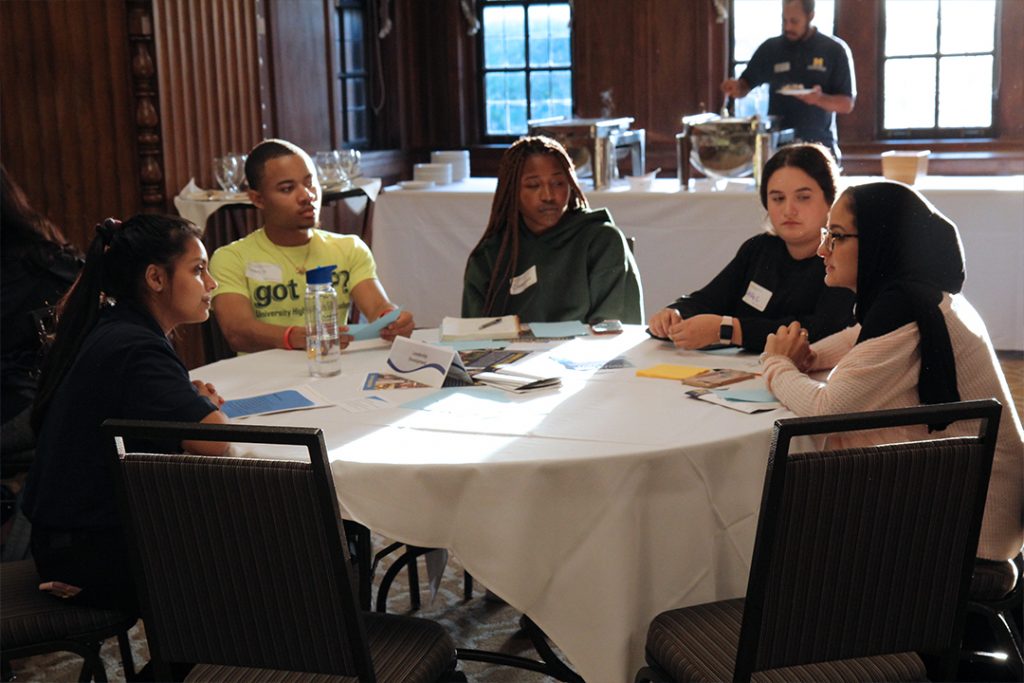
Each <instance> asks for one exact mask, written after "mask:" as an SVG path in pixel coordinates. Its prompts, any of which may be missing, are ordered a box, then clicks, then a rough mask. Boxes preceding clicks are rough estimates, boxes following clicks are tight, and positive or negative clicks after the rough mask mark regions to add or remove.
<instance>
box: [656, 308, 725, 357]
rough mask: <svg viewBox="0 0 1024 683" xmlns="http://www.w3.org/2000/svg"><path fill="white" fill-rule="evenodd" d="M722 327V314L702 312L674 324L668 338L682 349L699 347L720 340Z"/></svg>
mask: <svg viewBox="0 0 1024 683" xmlns="http://www.w3.org/2000/svg"><path fill="white" fill-rule="evenodd" d="M721 329H722V316H720V315H717V314H714V313H701V314H700V315H695V316H693V317H691V318H686V319H685V320H680V321H679V322H677V323H675V324H673V325H672V327H670V328H669V331H668V338H669V339H671V340H672V343H673V344H675V345H676V346H678V347H679V348H681V349H687V350H689V349H699V348H702V347H704V346H708V345H709V344H717V343H718V342H719V334H720V332H721Z"/></svg>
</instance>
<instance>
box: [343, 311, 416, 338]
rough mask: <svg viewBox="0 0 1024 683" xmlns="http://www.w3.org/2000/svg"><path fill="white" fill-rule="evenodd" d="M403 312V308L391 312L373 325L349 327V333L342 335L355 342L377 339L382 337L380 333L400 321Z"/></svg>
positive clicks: (360, 324)
mask: <svg viewBox="0 0 1024 683" xmlns="http://www.w3.org/2000/svg"><path fill="white" fill-rule="evenodd" d="M401 312H402V309H401V308H396V309H395V310H393V311H389V312H387V313H385V314H384V315H382V316H381V317H379V318H377V319H376V320H374V321H373V322H372V323H356V324H354V325H349V326H348V332H343V333H342V334H348V335H351V337H352V338H353V339H354V340H355V341H366V340H368V339H376V338H377V337H379V336H380V331H381V330H383V329H384V328H385V327H387V326H388V325H390V324H391V323H393V322H395V321H396V320H398V314H399V313H401Z"/></svg>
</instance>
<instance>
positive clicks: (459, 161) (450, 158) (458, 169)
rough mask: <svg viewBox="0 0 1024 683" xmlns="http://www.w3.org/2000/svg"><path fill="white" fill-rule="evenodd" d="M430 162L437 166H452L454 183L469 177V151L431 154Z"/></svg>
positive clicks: (458, 150)
mask: <svg viewBox="0 0 1024 683" xmlns="http://www.w3.org/2000/svg"><path fill="white" fill-rule="evenodd" d="M430 160H431V161H432V162H434V163H435V164H451V165H452V182H456V183H457V182H459V181H460V180H465V179H466V178H468V177H469V150H465V149H457V150H454V151H450V152H431V153H430Z"/></svg>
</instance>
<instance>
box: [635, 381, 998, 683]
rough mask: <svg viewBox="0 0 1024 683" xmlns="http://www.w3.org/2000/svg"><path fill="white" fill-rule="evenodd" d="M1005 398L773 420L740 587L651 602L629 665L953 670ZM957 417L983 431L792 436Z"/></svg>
mask: <svg viewBox="0 0 1024 683" xmlns="http://www.w3.org/2000/svg"><path fill="white" fill-rule="evenodd" d="M1000 410H1001V408H1000V405H999V403H998V402H997V401H994V400H985V401H971V402H965V403H952V404H944V405H939V406H923V407H918V408H908V409H901V410H888V411H880V412H873V413H857V414H849V415H835V416H827V417H813V418H792V419H783V420H778V421H777V422H776V423H775V431H774V435H773V438H772V446H771V451H770V453H769V459H768V469H767V473H766V475H765V485H764V493H763V496H762V500H761V512H760V518H759V519H758V525H757V537H756V540H755V542H754V554H753V560H752V562H751V568H750V578H749V582H748V585H747V594H746V598H745V599H744V598H739V599H735V600H726V601H722V602H714V603H708V604H704V605H697V606H694V607H687V608H682V609H675V610H671V611H668V612H663V613H661V614H659V615H658V616H657V617H656V618H655V619H654V621H653V622H652V623H651V626H650V629H649V631H648V635H647V646H646V653H647V661H648V664H649V666H648V667H646V668H644V669H641V670H640V672H639V673H638V674H637V677H636V680H637V681H638V682H639V681H684V680H685V681H691V680H715V681H722V680H733V681H749V680H752V679H753V680H759V681H774V680H779V681H854V680H867V681H881V680H927V679H928V678H929V677H930V678H931V679H932V680H935V679H941V680H953V678H954V676H955V675H956V670H957V664H958V660H959V654H960V639H961V635H962V632H963V626H964V617H965V613H966V606H967V597H968V591H969V587H970V583H971V570H972V568H973V565H974V556H975V552H976V551H977V545H978V535H979V531H980V528H981V519H982V512H983V510H984V505H985V496H986V493H987V489H988V481H989V475H990V473H991V468H992V454H993V451H994V448H995V441H996V434H997V432H998V429H999V416H1000ZM960 420H980V422H981V428H980V432H979V436H977V437H964V438H942V433H941V432H938V433H937V434H936V435H935V436H936V437H937V438H935V439H934V440H928V441H914V442H909V443H898V444H891V445H884V446H878V447H873V448H856V449H848V450H841V451H832V452H810V453H795V454H791V453H790V452H789V451H790V441H791V440H792V439H793V438H794V437H797V436H805V435H815V434H829V433H836V432H846V431H854V430H870V429H881V428H885V427H895V426H903V425H917V424H936V423H947V422H956V421H960Z"/></svg>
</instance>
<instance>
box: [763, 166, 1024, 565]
mask: <svg viewBox="0 0 1024 683" xmlns="http://www.w3.org/2000/svg"><path fill="white" fill-rule="evenodd" d="M818 255H819V256H821V257H822V258H823V259H824V260H825V284H827V285H829V286H831V287H846V288H848V289H852V290H854V292H855V294H856V300H857V303H856V311H855V312H856V318H857V322H858V325H856V326H854V327H851V328H849V329H847V330H844V331H843V332H839V333H837V334H835V335H832V336H831V337H827V338H825V339H823V340H821V341H820V342H818V343H816V344H813V345H809V344H808V343H807V338H806V334H805V333H804V332H803V330H801V329H800V326H799V323H794V324H792V325H789V326H788V327H780V328H779V330H778V331H777V332H776V333H775V334H773V335H770V336H769V337H768V340H767V342H766V344H765V353H764V354H763V355H762V364H763V367H764V372H765V379H766V381H767V383H768V387H769V388H770V389H771V390H772V392H773V393H774V394H775V395H776V396H777V397H778V399H779V400H780V401H781V402H782V403H783V404H784V405H785V406H786V407H787V408H789V409H790V410H792V411H793V412H794V413H796V414H797V415H802V416H803V415H828V414H835V413H845V412H854V411H861V410H881V409H888V408H903V407H908V406H913V405H919V404H934V403H944V402H948V401H958V400H970V399H980V398H990V397H993V398H996V399H998V400H999V401H1000V403H1002V404H1003V414H1002V420H1001V423H1000V426H999V436H998V441H997V444H996V453H995V459H994V462H993V465H992V479H991V483H990V485H989V491H988V498H987V500H986V505H985V516H984V520H983V522H982V529H981V538H980V540H979V543H978V557H980V558H984V559H988V560H997V561H1005V560H1008V559H1010V558H1012V557H1014V556H1015V555H1016V554H1017V553H1019V552H1020V549H1021V545H1022V543H1024V521H1022V500H1024V429H1022V428H1021V421H1020V417H1019V416H1018V415H1017V413H1016V411H1015V410H1014V408H1013V400H1012V399H1011V397H1010V391H1009V388H1008V387H1007V384H1006V379H1005V377H1003V373H1002V371H1001V369H1000V367H999V363H998V361H997V359H996V355H995V351H994V350H993V348H992V342H991V340H990V339H989V336H988V331H987V330H986V329H985V324H984V322H982V320H981V317H980V316H979V315H978V313H977V311H975V310H974V308H973V307H972V306H971V304H970V303H969V302H968V301H967V299H966V298H964V296H963V295H962V294H960V289H961V287H962V285H963V282H964V261H963V248H962V246H961V243H960V235H959V233H958V231H957V228H956V226H955V225H954V224H953V223H952V222H950V220H949V219H948V218H946V217H945V216H943V215H942V214H941V213H939V212H938V211H937V210H936V209H935V207H934V206H932V205H931V204H930V203H929V202H928V201H927V200H926V199H925V198H924V197H922V196H921V195H920V194H919V193H918V192H916V191H915V190H913V189H912V188H909V187H907V186H905V185H901V184H899V183H893V182H880V183H869V184H866V185H859V186H855V187H852V188H850V189H848V190H846V192H844V193H843V195H842V196H840V198H839V199H838V200H837V201H836V204H835V205H834V206H833V207H832V213H831V216H830V221H829V227H828V228H827V229H823V230H822V241H821V246H820V247H819V248H818ZM824 369H831V372H830V373H829V375H828V379H827V380H826V381H825V382H819V381H817V380H814V379H812V378H811V377H808V376H807V375H806V374H804V372H805V371H808V370H824ZM945 428H946V425H930V426H929V427H928V428H927V429H925V428H924V427H920V428H905V429H891V430H876V431H873V432H858V433H851V434H842V435H834V436H832V437H830V441H829V446H830V447H836V448H846V447H853V446H864V445H872V444H880V443H888V442H892V441H894V440H905V439H923V438H927V436H928V432H929V431H935V430H945ZM947 431H948V433H949V436H959V435H961V434H968V433H970V432H971V430H970V429H969V428H967V427H964V426H962V425H959V424H957V425H953V426H951V427H950V428H949V429H948V430H947Z"/></svg>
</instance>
